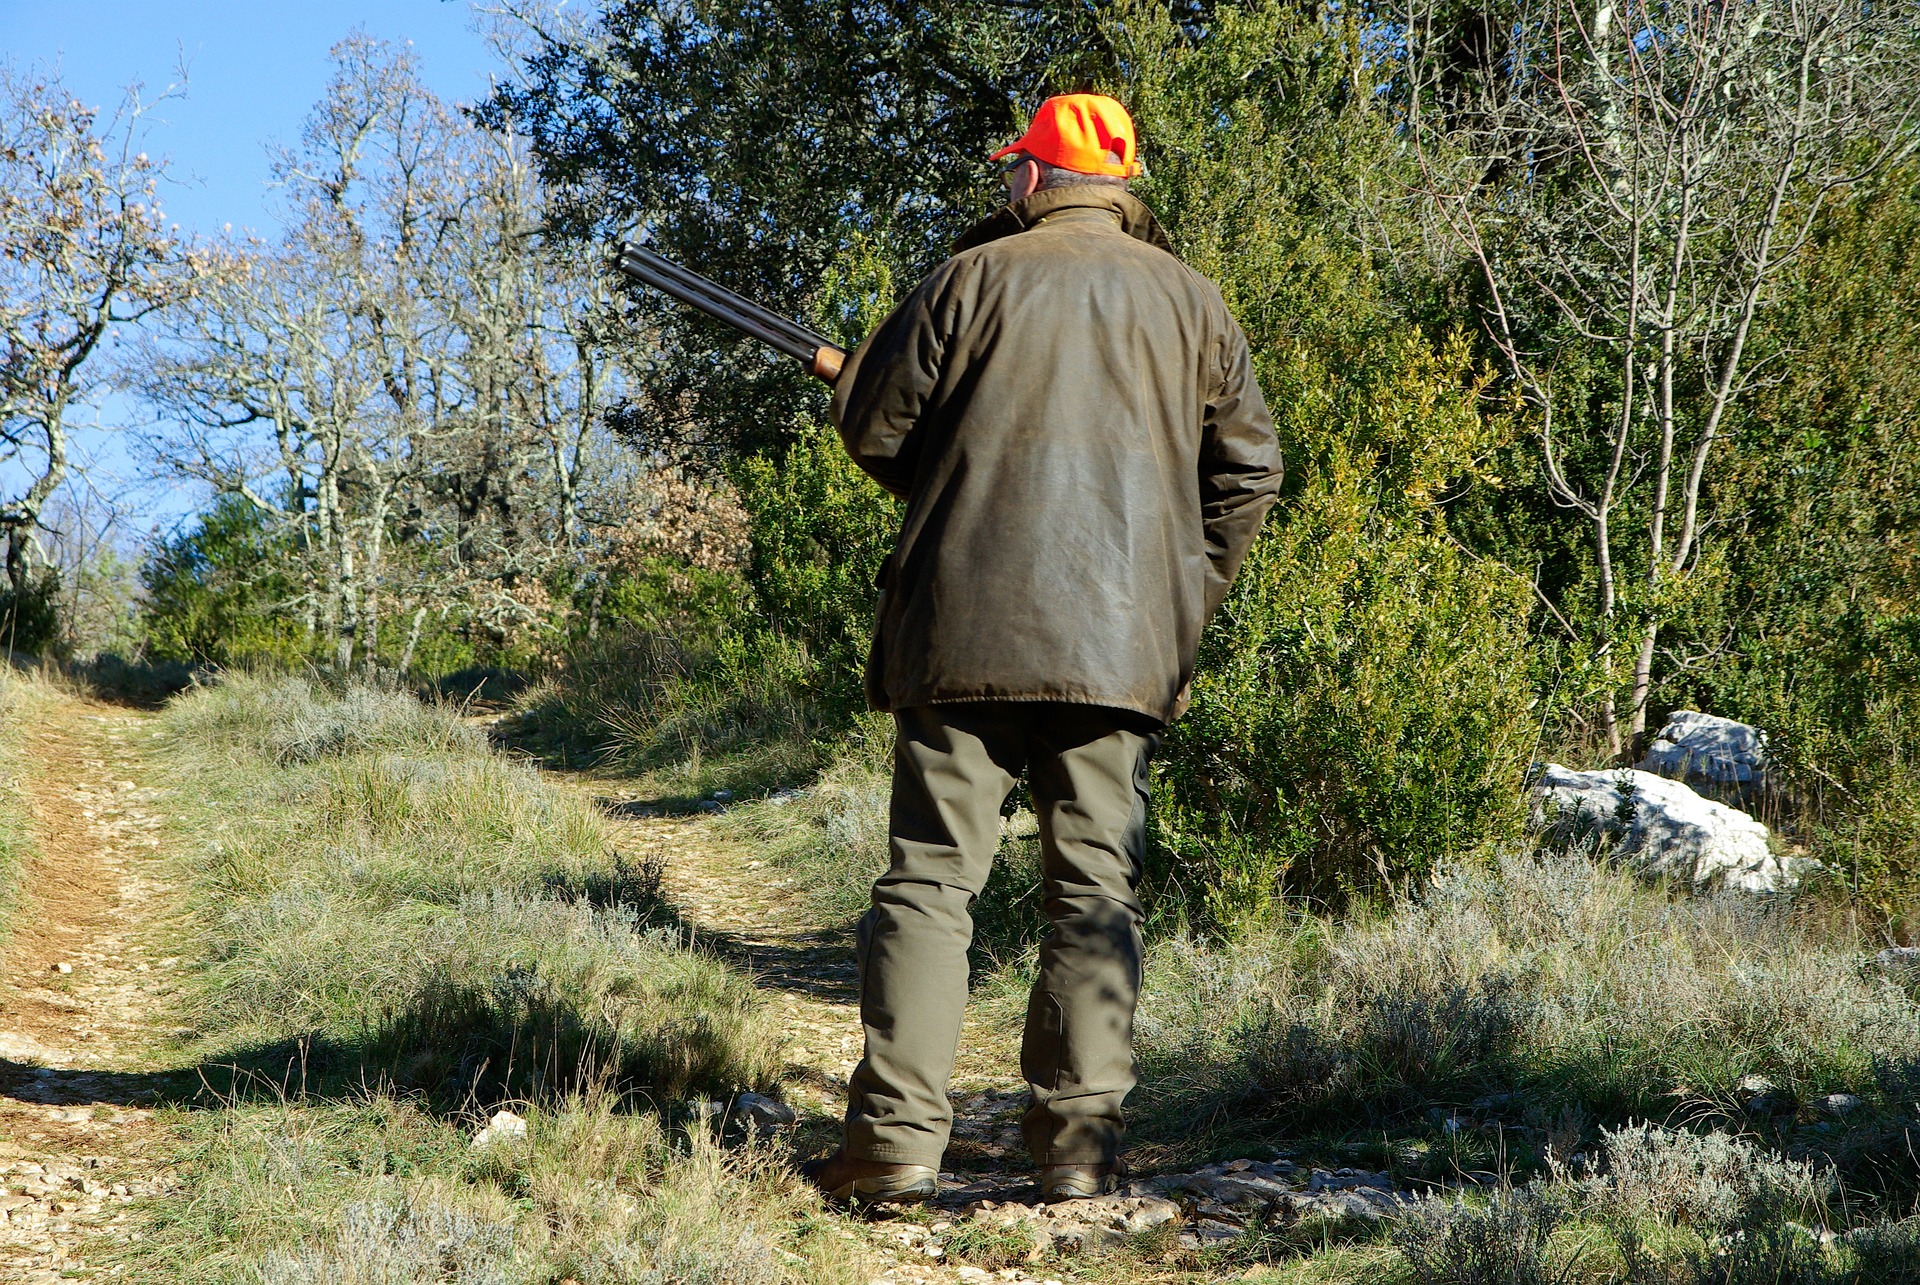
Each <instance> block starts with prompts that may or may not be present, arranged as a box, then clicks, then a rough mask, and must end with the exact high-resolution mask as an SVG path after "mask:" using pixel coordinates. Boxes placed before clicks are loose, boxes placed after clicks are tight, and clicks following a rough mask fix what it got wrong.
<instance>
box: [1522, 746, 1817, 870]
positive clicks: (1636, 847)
mask: <svg viewBox="0 0 1920 1285" xmlns="http://www.w3.org/2000/svg"><path fill="white" fill-rule="evenodd" d="M1533 818H1534V825H1535V827H1536V828H1538V829H1540V830H1542V831H1544V832H1546V833H1547V834H1548V835H1549V837H1552V838H1559V839H1567V838H1579V837H1581V836H1582V835H1585V834H1587V833H1591V832H1594V831H1598V833H1599V834H1600V835H1601V836H1602V837H1603V838H1604V839H1606V840H1607V841H1608V843H1609V844H1610V845H1611V852H1612V855H1613V856H1614V857H1615V858H1616V859H1618V860H1620V861H1621V862H1623V863H1625V864H1626V865H1628V866H1631V867H1632V868H1633V869H1635V870H1638V871H1639V872H1641V873H1642V874H1646V875H1650V876H1655V877H1664V878H1669V879H1676V880H1680V881H1682V882H1684V883H1688V884H1691V885H1692V886H1693V887H1694V888H1696V889H1701V890H1704V889H1708V888H1731V889H1736V890H1738V891H1741V892H1777V891H1779V890H1781V889H1783V888H1790V887H1792V886H1793V885H1794V884H1795V883H1797V882H1798V880H1799V873H1800V868H1801V867H1802V866H1803V865H1806V864H1809V863H1805V862H1800V861H1795V860H1793V859H1791V858H1783V857H1780V856H1778V855H1776V854H1775V853H1774V851H1773V849H1772V847H1770V846H1769V845H1768V843H1767V827H1766V826H1764V825H1762V824H1760V822H1758V821H1756V820H1754V819H1753V818H1752V817H1750V816H1748V815H1747V814H1746V813H1744V812H1741V811H1739V810H1738V809H1736V808H1730V807H1728V806H1727V805H1726V804H1724V803H1715V802H1714V801H1713V800H1712V799H1703V798H1701V797H1700V796H1699V795H1698V794H1695V793H1694V792H1693V791H1692V790H1690V789H1688V788H1687V787H1686V786H1684V785H1682V784H1681V783H1680V782H1678V781H1671V780H1668V779H1667V778H1666V777H1664V776H1655V775H1654V774H1653V773H1651V772H1641V771H1637V770H1622V771H1618V772H1575V771H1574V770H1572V769H1571V768H1566V767H1562V766H1561V765H1560V764H1558V763H1549V764H1547V765H1546V768H1545V770H1544V771H1543V772H1542V774H1541V776H1540V779H1539V782H1538V783H1537V784H1536V785H1535V787H1534V801H1533Z"/></svg>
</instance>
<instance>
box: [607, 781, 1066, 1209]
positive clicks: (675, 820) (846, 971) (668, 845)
mask: <svg viewBox="0 0 1920 1285" xmlns="http://www.w3.org/2000/svg"><path fill="white" fill-rule="evenodd" d="M589 788H590V787H589ZM600 802H601V805H602V807H603V808H604V809H605V810H607V811H608V812H610V813H611V815H612V816H613V818H614V821H615V824H616V825H618V826H619V827H620V828H621V829H622V831H623V832H624V833H625V835H626V836H627V842H626V843H625V844H624V845H623V847H625V848H626V850H628V851H630V852H633V853H636V854H639V855H643V856H652V857H656V858H659V859H660V860H661V861H662V863H663V865H664V868H665V877H664V891H665V893H666V896H667V899H668V901H669V902H670V903H671V904H672V905H673V906H674V908H675V909H676V911H677V912H678V913H679V915H680V916H681V918H682V919H683V920H684V921H685V922H686V923H687V924H688V926H689V927H691V928H692V929H693V930H694V931H695V933H696V934H697V935H698V936H699V938H700V939H701V940H703V941H704V942H705V943H706V944H708V945H709V946H711V947H712V948H714V949H716V950H717V951H719V952H720V953H721V954H723V955H725V956H727V957H729V958H732V959H734V960H736V961H738V962H739V963H741V964H742V965H744V966H745V967H746V968H747V969H749V970H750V971H751V972H752V974H753V976H754V979H755V980H756V981H757V982H758V983H759V984H760V986H761V987H762V988H763V989H764V990H765V991H766V992H767V993H768V996H769V998H770V999H771V1000H772V1001H773V1003H774V1005H775V1006H776V1007H777V1008H778V1010H779V1011H780V1013H781V1015H782V1017H783V1018H784V1019H785V1025H786V1029H787V1033H788V1041H789V1042H788V1046H787V1055H788V1057H789V1059H790V1063H789V1067H788V1077H787V1079H788V1084H789V1089H788V1095H789V1097H790V1098H791V1099H792V1100H793V1103H794V1105H795V1106H796V1107H801V1108H803V1109H810V1110H813V1111H817V1112H824V1113H826V1114H828V1115H831V1116H835V1117H837V1116H838V1115H839V1114H840V1112H841V1111H843V1110H844V1109H845V1107H846V1100H847V1079H848V1077H849V1076H850V1075H852V1073H853V1068H854V1065H855V1063H856V1062H857V1061H858V1060H859V1057H860V1050H861V1035H860V1009H859V995H858V993H857V991H856V978H855V970H854V949H853V941H852V939H851V937H850V935H849V934H848V933H847V932H846V931H845V930H844V929H842V928H830V927H828V926H825V925H822V924H819V923H815V922H812V921H811V919H810V918H809V914H808V910H807V907H806V906H805V904H804V903H803V901H802V899H801V898H800V897H799V896H798V895H797V894H796V893H794V892H793V891H791V890H790V889H789V887H788V884H787V881H786V880H785V879H784V878H782V877H781V875H780V872H779V871H778V870H777V869H776V868H773V867H771V866H768V865H766V864H765V863H763V862H761V861H759V860H757V859H756V858H755V857H754V855H753V853H752V852H751V851H749V850H748V849H747V848H746V847H745V846H743V845H741V844H739V843H738V842H735V841H732V840H729V839H728V838H726V837H725V836H723V835H721V834H719V833H717V830H716V827H715V826H714V825H713V823H712V822H711V821H710V820H709V819H708V818H706V817H703V816H699V815H695V816H692V817H686V816H655V817H648V816H644V815H636V814H637V813H642V812H644V811H647V810H649V809H646V808H645V806H644V805H640V804H635V803H629V802H627V801H624V800H621V799H618V798H607V797H604V796H602V797H601V799H600ZM978 1010H979V1005H978V1004H976V1005H975V1006H974V1009H973V1010H972V1011H970V1012H969V1014H968V1022H967V1026H966V1029H965V1032H964V1034H963V1035H962V1037H961V1050H962V1052H961V1057H960V1061H959V1064H958V1066H957V1067H956V1068H955V1075H954V1086H955V1087H954V1092H953V1101H954V1131H953V1140H952V1142H951V1144H950V1145H949V1147H948V1150H947V1165H948V1167H949V1168H950V1169H953V1170H958V1171H960V1173H959V1177H960V1180H961V1181H963V1182H964V1181H967V1180H968V1179H970V1178H974V1177H981V1176H986V1175H1006V1176H1009V1177H1010V1176H1012V1175H1014V1174H1022V1175H1023V1174H1024V1171H1025V1169H1026V1168H1027V1167H1028V1163H1029V1162H1028V1161H1027V1159H1026V1148H1025V1143H1024V1142H1023V1141H1022V1140H1021V1137H1020V1113H1021V1112H1022V1111H1023V1110H1024V1109H1025V1100H1026V1086H1025V1084H1024V1083H1023V1082H1022V1081H1021V1080H1020V1078H1019V1075H1018V1065H1017V1060H1016V1059H1017V1051H1016V1050H1015V1049H1014V1048H1013V1047H1012V1046H1011V1045H1009V1044H1007V1043H1006V1041H1005V1040H1004V1038H1003V1037H1001V1036H1000V1035H998V1034H996V1033H995V1032H993V1031H992V1030H990V1029H989V1027H988V1025H987V1023H985V1022H984V1021H982V1020H981V1014H980V1012H979V1011H978Z"/></svg>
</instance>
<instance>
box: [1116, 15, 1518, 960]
mask: <svg viewBox="0 0 1920 1285" xmlns="http://www.w3.org/2000/svg"><path fill="white" fill-rule="evenodd" d="M1217 16H1218V19H1219V20H1218V22H1217V24H1216V25H1215V26H1214V27H1213V29H1212V30H1211V31H1210V33H1209V35H1208V38H1207V39H1206V40H1205V41H1204V42H1201V43H1200V44H1199V45H1198V46H1197V47H1196V46H1192V45H1190V44H1189V42H1188V41H1187V40H1186V39H1185V36H1184V34H1183V33H1182V32H1180V31H1179V30H1178V29H1177V28H1175V27H1173V26H1172V25H1171V23H1170V21H1169V20H1168V19H1167V18H1166V16H1165V15H1158V16H1156V14H1155V13H1154V11H1153V10H1152V9H1151V8H1150V7H1141V8H1136V9H1135V10H1133V11H1131V12H1130V15H1129V21H1128V25H1127V26H1126V27H1125V28H1124V30H1125V33H1126V37H1127V39H1128V41H1129V42H1130V43H1129V44H1126V45H1124V46H1123V54H1124V56H1123V59H1122V62H1123V65H1124V66H1126V67H1127V69H1128V71H1129V73H1130V83H1129V85H1128V86H1127V93H1128V96H1129V98H1130V100H1131V101H1132V103H1133V106H1134V110H1135V112H1136V113H1137V115H1138V117H1139V119H1140V121H1141V123H1142V128H1143V129H1144V130H1146V131H1147V132H1148V134H1149V136H1150V137H1151V138H1153V139H1154V140H1155V142H1156V145H1157V149H1158V150H1157V151H1156V153H1155V157H1156V159H1155V163H1154V169H1153V175H1152V179H1151V182H1150V183H1148V184H1147V185H1146V187H1145V189H1144V194H1145V195H1146V197H1147V199H1149V200H1150V201H1152V202H1153V203H1154V204H1155V205H1156V207H1157V208H1158V210H1159V212H1160V213H1161V215H1162V217H1163V218H1164V219H1165V220H1166V222H1167V224H1168V226H1169V227H1170V228H1171V230H1172V232H1173V235H1174V237H1175V239H1176V241H1177V242H1178V243H1179V245H1180V247H1181V249H1182V250H1183V252H1185V253H1186V255H1187V256H1188V258H1189V260H1190V261H1191V262H1192V263H1194V265H1195V266H1196V267H1198V268H1200V269H1201V270H1202V271H1204V272H1206V273H1207V274H1208V275H1209V276H1211V277H1213V278H1215V279H1216V280H1218V281H1219V283H1220V286H1221V289H1222V292H1223V293H1224V294H1225V296H1226V298H1227V300H1228V302H1229V304H1230V305H1231V306H1233V307H1234V308H1235V310H1236V312H1237V313H1238V315H1239V317H1240V319H1241V322H1242V324H1243V326H1244V327H1245V328H1246V329H1247V332H1248V337H1249V340H1250V341H1251V342H1252V344H1253V346H1254V350H1255V354H1256V362H1257V366H1258V371H1259V374H1260V378H1261V382H1262V385H1263V387H1264V389H1265V390H1266V393H1267V399H1268V401H1269V403H1270V404H1271V405H1272V407H1273V408H1274V411H1275V419H1276V423H1277V426H1278V428H1279V431H1280V436H1281V443H1282V452H1283V455H1284V457H1285V459H1286V460H1287V462H1288V466H1289V469H1290V471H1291V473H1292V475H1293V478H1294V481H1293V482H1292V484H1291V486H1290V489H1289V492H1288V494H1287V496H1286V498H1285V499H1284V500H1283V502H1282V505H1281V507H1280V508H1279V510H1277V511H1276V513H1275V515H1274V517H1273V518H1272V519H1270V525H1269V529H1268V531H1267V532H1266V534H1265V535H1264V536H1263V537H1262V539H1261V541H1260V542H1259V543H1258V544H1257V545H1256V546H1255V549H1254V551H1253V553H1252V555H1251V556H1250V557H1249V559H1248V561H1247V565H1246V567H1245V569H1244V570H1243V571H1242V573H1241V580H1240V583H1239V584H1238V585H1237V586H1236V589H1235V591H1234V593H1233V595H1232V596H1231V597H1230V598H1229V600H1228V602H1227V604H1226V606H1225V607H1224V608H1223V610H1222V612H1221V615H1220V618H1219V619H1218V620H1217V621H1216V622H1215V623H1214V625H1213V627H1212V628H1211V629H1210V630H1209V632H1208V634H1207V637H1206V639H1205V641H1204V642H1203V644H1202V649H1201V657H1200V672H1199V675H1198V677H1197V678H1196V681H1195V684H1194V692H1193V695H1194V704H1193V709H1192V712H1191V713H1190V714H1188V715H1187V717H1186V718H1185V719H1184V720H1183V721H1182V722H1181V723H1179V724H1178V725H1176V728H1175V730H1174V733H1173V735H1172V737H1171V738H1170V740H1169V742H1168V745H1167V749H1166V752H1165V755H1164V757H1163V763H1164V770H1163V773H1162V778H1161V780H1162V787H1163V793H1162V798H1161V806H1160V808H1159V809H1158V813H1157V817H1158V820H1157V826H1158V837H1159V840H1160V850H1159V853H1158V870H1157V871H1156V874H1155V877H1156V879H1157V881H1158V882H1159V884H1160V886H1161V889H1162V891H1163V892H1164V893H1171V894H1172V896H1173V899H1172V901H1171V902H1169V903H1166V904H1163V905H1162V907H1161V908H1160V909H1161V913H1166V912H1167V911H1169V910H1171V911H1173V912H1175V913H1185V914H1188V915H1191V916H1193V917H1194V918H1195V919H1196V920H1197V921H1198V922H1200V923H1201V924H1204V925H1205V926H1207V927H1208V928H1209V929H1212V930H1224V929H1226V928H1228V927H1230V926H1231V925H1232V924H1234V923H1235V922H1236V921H1238V920H1240V919H1242V918H1245V917H1249V916H1258V915H1259V914H1260V913H1261V912H1262V910H1263V909H1264V908H1265V906H1266V905H1267V904H1268V902H1269V900H1270V899H1271V898H1273V897H1274V896H1276V895H1277V894H1279V893H1280V892H1282V891H1283V890H1294V891H1305V892H1311V893H1315V894H1320V895H1332V896H1340V895H1344V894H1345V893H1347V892H1349V891H1351V890H1354V889H1357V888H1364V887H1368V886H1376V885H1378V884H1379V883H1380V882H1381V881H1382V880H1383V879H1384V878H1398V877H1402V876H1403V875H1417V874H1418V873H1419V872H1420V871H1421V870H1423V869H1424V868H1425V867H1426V866H1427V865H1428V864H1429V863H1431V862H1432V861H1434V860H1435V859H1437V858H1439V857H1441V856H1443V855H1445V854H1446V853H1448V852H1458V851H1464V850H1466V849H1467V848H1470V847H1471V846H1473V845H1474V844H1475V843H1477V842H1479V841H1481V840H1483V839H1485V838H1487V837H1489V836H1491V835H1498V834H1501V833H1504V832H1507V831H1510V830H1511V828H1512V826H1513V824H1514V822H1515V813H1514V809H1513V805H1512V802H1511V800H1512V798H1513V796H1514V793H1515V791H1516V789H1517V786H1518V784H1519V776H1520V771H1521V769H1522V767H1523V766H1524V764H1525V762H1526V757H1527V754H1528V752H1529V749H1530V742H1529V737H1528V733H1527V727H1526V708H1527V704H1528V698H1529V695H1530V692H1529V690H1528V681H1527V680H1528V674H1527V664H1528V658H1527V650H1526V643H1527V638H1526V621H1527V614H1528V612H1527V606H1526V594H1527V591H1526V586H1525V584H1524V583H1523V582H1522V581H1520V580H1519V579H1518V578H1517V577H1515V576H1514V575H1513V574H1512V573H1511V572H1508V571H1506V570H1505V569H1504V568H1501V567H1499V566H1498V565H1494V564H1489V563H1484V562H1481V561H1478V560H1476V559H1474V558H1473V557H1471V556H1470V555H1468V554H1466V553H1465V552H1463V550H1462V549H1461V548H1459V547H1458V545H1457V544H1456V543H1455V542H1454V541H1452V540H1451V539H1450V538H1449V535H1448V532H1447V526H1446V504H1447V501H1448V498H1449V497H1450V496H1453V497H1457V496H1458V495H1459V494H1460V493H1462V492H1463V491H1465V490H1468V489H1470V488H1472V487H1474V486H1475V485H1485V484H1488V480H1487V479H1486V478H1485V476H1484V470H1483V468H1482V460H1483V459H1484V457H1485V456H1486V455H1487V454H1488V453H1489V452H1491V451H1492V450H1493V449H1494V448H1496V447H1497V446H1499V445H1500V444H1501V443H1502V441H1503V440H1505V436H1506V434H1507V433H1508V432H1509V426H1508V425H1507V423H1506V422H1505V421H1504V420H1503V419H1502V418H1500V417H1499V416H1497V415H1493V414H1490V413H1488V412H1489V408H1488V407H1487V406H1486V405H1485V404H1484V400H1483V398H1484V383H1485V381H1484V378H1483V377H1482V376H1480V375H1479V373H1478V372H1477V371H1476V369H1475V367H1474V363H1473V358H1472V355H1471V353H1470V351H1469V350H1468V347H1467V345H1466V344H1465V343H1464V342H1463V341H1462V340H1461V339H1459V338H1457V337H1450V338H1446V339H1443V340H1442V341H1441V342H1439V343H1437V344H1436V343H1433V342H1431V341H1430V340H1428V339H1427V338H1425V337H1424V336H1423V335H1422V334H1421V333H1420V332H1419V331H1418V330H1416V329H1413V328H1411V327H1409V326H1406V325H1405V324H1402V323H1396V322H1395V321H1394V320H1393V319H1392V311H1393V306H1392V304H1391V302H1390V300H1388V299H1387V298H1384V297H1383V296H1382V293H1381V288H1380V285H1379V284H1378V279H1377V276H1376V274H1375V272H1374V270H1373V265H1372V263H1371V260H1370V255H1369V252H1368V251H1367V249H1366V237H1367V236H1368V235H1370V234H1371V233H1370V231H1369V230H1370V229H1372V228H1373V227H1374V226H1375V224H1376V221H1377V219H1378V218H1380V217H1382V215H1381V214H1380V213H1379V212H1378V211H1374V210H1372V209H1369V208H1367V207H1366V206H1364V205H1362V204H1360V203H1359V202H1358V201H1357V200H1356V198H1355V197H1354V196H1353V194H1352V192H1351V190H1350V189H1347V188H1346V184H1347V183H1348V182H1349V181H1357V180H1358V178H1359V177H1360V175H1361V174H1364V173H1365V169H1366V167H1367V166H1368V165H1369V164H1377V165H1383V166H1386V165H1388V163H1387V162H1385V161H1383V160H1382V159H1381V158H1382V157H1383V156H1385V155H1386V154H1387V153H1388V151H1389V145H1388V141H1387V135H1386V132H1385V131H1386V130H1387V128H1388V123H1387V121H1386V120H1385V118H1384V117H1383V116H1382V115H1381V113H1380V112H1379V111H1378V109H1377V107H1376V106H1375V105H1374V104H1373V101H1372V99H1371V98H1370V97H1369V96H1368V95H1367V94H1365V93H1363V92H1357V91H1356V89H1355V85H1356V83H1360V84H1363V83H1364V80H1365V76H1366V72H1365V70H1364V68H1363V67H1362V66H1360V65H1359V64H1358V63H1357V62H1353V61H1349V60H1353V59H1357V58H1358V56H1359V51H1358V47H1357V46H1355V45H1352V44H1342V43H1339V42H1337V41H1330V40H1329V32H1328V31H1327V29H1326V28H1324V27H1322V26H1320V25H1319V24H1318V23H1317V22H1316V21H1315V20H1314V19H1312V18H1309V17H1306V16H1303V15H1301V14H1300V13H1299V12H1298V11H1296V10H1293V9H1290V8H1287V7H1285V6H1281V5H1253V6H1248V7H1246V8H1244V9H1236V10H1231V11H1222V12H1221V13H1220V14H1219V15H1217ZM1336 30H1337V29H1336ZM1389 168H1390V167H1389ZM1343 231H1344V232H1345V233H1346V235H1345V236H1344V237H1342V236H1341V235H1339V233H1341V232H1343Z"/></svg>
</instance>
